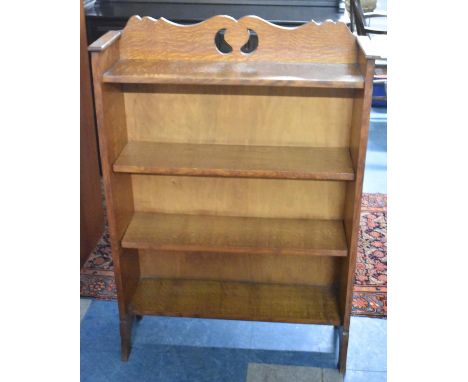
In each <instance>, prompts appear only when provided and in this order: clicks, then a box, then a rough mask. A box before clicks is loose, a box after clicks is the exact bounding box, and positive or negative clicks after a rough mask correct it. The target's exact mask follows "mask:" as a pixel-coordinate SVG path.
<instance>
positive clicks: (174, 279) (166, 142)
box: [90, 16, 374, 372]
mask: <svg viewBox="0 0 468 382" xmlns="http://www.w3.org/2000/svg"><path fill="white" fill-rule="evenodd" d="M219 30H225V34H224V39H225V43H226V44H227V45H228V46H229V47H231V53H228V54H223V53H221V52H220V51H219V50H218V48H217V46H216V45H215V35H216V34H217V32H218V31H219ZM250 31H254V32H255V34H256V36H257V37H258V46H257V48H256V49H255V50H254V51H253V52H251V53H249V54H246V53H244V52H242V51H241V49H242V47H243V46H244V45H245V44H246V42H247V41H248V40H249V38H250V37H251V35H252V32H250ZM358 40H359V38H357V37H356V36H354V35H353V34H351V32H350V31H349V29H348V28H347V26H346V25H345V24H343V23H332V22H327V23H324V24H321V25H319V24H316V23H314V22H310V23H307V24H305V25H303V26H301V27H298V28H282V27H278V26H276V25H274V24H271V23H269V22H266V21H264V20H262V19H260V18H258V17H255V16H248V17H244V18H242V19H240V20H238V21H236V20H235V19H233V18H231V17H228V16H216V17H213V18H210V19H208V20H206V21H204V22H202V23H200V24H196V25H190V26H187V25H185V26H184V25H178V24H175V23H172V22H169V21H167V20H165V19H159V20H155V19H152V18H143V19H142V18H140V17H138V16H135V17H132V18H131V19H130V20H129V22H128V24H127V26H126V27H125V29H124V30H123V31H122V32H109V33H107V34H106V35H105V36H103V37H102V38H101V39H99V40H98V41H96V42H95V43H93V44H92V45H91V46H90V50H91V52H92V65H93V76H94V87H95V98H96V111H97V121H98V128H99V139H100V143H101V145H100V148H101V158H102V167H103V176H104V185H105V193H106V200H107V205H108V219H109V230H110V238H111V244H112V255H113V260H114V265H115V276H116V283H117V289H118V300H119V313H120V333H121V340H122V348H121V350H122V359H123V360H127V358H128V356H129V351H130V346H131V344H130V339H131V330H132V324H133V322H134V319H135V318H137V317H140V316H142V315H167V316H182V317H205V318H223V319H238V320H261V321H276V322H300V323H309V324H329V325H335V326H336V327H338V328H340V330H341V334H340V340H341V341H340V355H339V362H340V369H341V371H342V372H344V371H345V368H346V354H347V346H348V334H349V323H350V312H351V303H352V286H353V276H354V267H355V260H356V251H357V241H358V233H359V216H360V205H361V203H360V201H361V192H362V181H363V171H364V160H365V153H366V144H367V132H368V124H369V109H370V100H371V92H372V74H373V69H374V60H373V57H370V56H367V55H366V53H365V51H364V50H363V48H362V47H363V44H364V41H363V42H362V44H360V43H358Z"/></svg>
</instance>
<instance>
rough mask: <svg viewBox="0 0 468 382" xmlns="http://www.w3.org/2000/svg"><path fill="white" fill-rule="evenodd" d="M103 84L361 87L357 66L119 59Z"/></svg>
mask: <svg viewBox="0 0 468 382" xmlns="http://www.w3.org/2000/svg"><path fill="white" fill-rule="evenodd" d="M103 81H104V82H109V83H133V84H181V85H183V84H184V85H190V84H199V85H257V86H294V87H316V88H351V89H354V88H358V89H359V88H362V87H363V86H364V78H363V76H362V74H361V73H360V71H359V68H358V66H357V65H355V64H318V63H290V62H285V63H274V62H219V61H214V62H208V61H207V62H196V61H161V60H159V61H157V60H149V61H148V60H120V61H119V62H117V63H116V64H115V65H114V66H113V67H112V68H111V69H110V70H109V71H107V72H106V73H104V76H103Z"/></svg>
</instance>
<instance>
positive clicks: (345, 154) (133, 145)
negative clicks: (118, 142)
mask: <svg viewBox="0 0 468 382" xmlns="http://www.w3.org/2000/svg"><path fill="white" fill-rule="evenodd" d="M114 171H116V172H126V173H134V174H155V175H187V176H223V177H242V178H271V179H317V180H318V179H322V180H354V170H353V165H352V162H351V156H350V154H349V150H348V149H347V148H333V147H332V148H319V147H313V148H310V147H274V146H270V147H268V146H238V145H213V144H186V143H158V142H129V143H128V144H127V145H126V146H125V148H124V149H123V150H122V152H121V154H120V155H119V157H118V158H117V160H116V162H115V163H114Z"/></svg>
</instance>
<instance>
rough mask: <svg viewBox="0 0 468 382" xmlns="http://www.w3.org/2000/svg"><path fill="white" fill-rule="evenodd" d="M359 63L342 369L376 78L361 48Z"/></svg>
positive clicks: (344, 271)
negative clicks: (361, 75)
mask: <svg viewBox="0 0 468 382" xmlns="http://www.w3.org/2000/svg"><path fill="white" fill-rule="evenodd" d="M359 65H360V67H361V71H362V73H365V87H364V89H363V90H361V91H357V92H356V99H355V101H354V104H353V115H352V124H351V135H350V145H349V147H350V154H351V159H352V161H353V167H354V170H355V180H354V181H352V182H349V183H348V184H347V190H346V200H345V210H344V221H343V222H344V228H345V232H346V237H347V241H348V250H349V255H348V257H347V258H346V259H345V261H343V268H342V272H341V282H340V296H339V298H340V311H341V313H340V314H341V315H342V317H343V333H344V335H343V340H342V344H341V347H340V362H339V363H340V369H341V370H342V371H344V370H345V369H346V355H347V344H348V331H349V324H350V317H351V309H352V298H353V284H354V272H355V267H356V256H357V249H358V240H359V229H360V213H361V197H362V187H363V180H364V166H365V159H366V150H367V140H368V132H369V119H370V108H371V101H372V80H373V75H374V61H373V60H372V59H370V60H368V59H367V58H366V56H365V54H364V52H362V51H359Z"/></svg>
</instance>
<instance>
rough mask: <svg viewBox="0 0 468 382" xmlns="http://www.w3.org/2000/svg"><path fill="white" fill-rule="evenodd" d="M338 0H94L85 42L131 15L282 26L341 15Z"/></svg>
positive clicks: (120, 24)
mask: <svg viewBox="0 0 468 382" xmlns="http://www.w3.org/2000/svg"><path fill="white" fill-rule="evenodd" d="M339 5H340V0H96V1H95V2H94V3H93V4H92V5H90V6H88V7H87V9H86V23H87V27H88V41H95V40H97V39H98V38H99V37H101V36H102V35H103V34H104V33H106V32H108V31H110V30H120V29H122V28H123V27H124V26H125V24H126V23H127V21H128V19H129V18H130V17H131V16H133V15H147V16H151V17H153V18H159V17H165V18H166V19H169V20H172V21H174V22H176V23H179V24H193V23H198V22H201V21H203V20H206V19H207V18H210V17H212V16H215V15H221V14H224V15H231V16H233V17H235V18H237V19H238V18H241V17H243V16H246V15H257V16H260V17H262V18H263V19H265V20H268V21H271V22H274V23H275V24H278V25H283V26H298V25H301V24H304V23H306V22H308V21H310V20H315V21H317V22H320V21H325V20H333V21H337V20H339V19H340V18H341V17H343V9H342V8H340V6H339Z"/></svg>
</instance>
